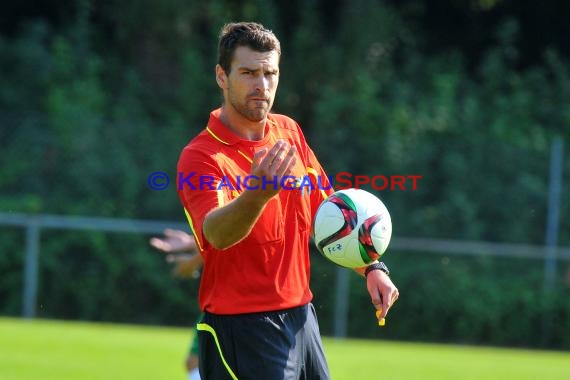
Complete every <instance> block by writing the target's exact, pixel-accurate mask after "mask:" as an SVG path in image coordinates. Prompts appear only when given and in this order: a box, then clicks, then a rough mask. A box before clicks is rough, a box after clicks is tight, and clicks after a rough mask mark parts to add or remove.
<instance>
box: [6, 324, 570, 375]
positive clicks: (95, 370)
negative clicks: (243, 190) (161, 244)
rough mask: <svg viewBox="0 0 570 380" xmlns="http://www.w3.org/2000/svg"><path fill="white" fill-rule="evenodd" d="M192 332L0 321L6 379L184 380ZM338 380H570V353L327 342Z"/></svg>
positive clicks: (132, 327)
mask: <svg viewBox="0 0 570 380" xmlns="http://www.w3.org/2000/svg"><path fill="white" fill-rule="evenodd" d="M191 333H192V331H191V330H190V329H180V328H159V327H135V326H125V325H111V324H92V323H77V322H61V321H45V320H33V321H30V320H22V319H9V318H0V379H2V380H36V379H37V380H40V379H41V380H52V379H53V380H56V379H57V380H109V379H112V380H115V379H116V380H145V379H149V380H150V379H152V380H155V379H156V380H162V379H184V378H185V377H184V370H183V365H182V362H183V359H184V356H185V354H186V351H187V349H188V343H189V338H190V336H191ZM324 344H325V351H326V354H327V357H328V360H329V365H330V367H331V374H332V378H333V379H337V380H343V379H348V380H360V379H363V380H367V379H383V380H386V379H405V380H414V379H421V380H426V379H438V380H440V379H442V380H445V379H478V380H479V379H516V380H525V379H540V380H555V379H568V378H569V377H568V376H570V353H568V352H551V351H531V350H511V349H495V348H476V347H468V346H452V345H433V344H411V343H394V342H385V341H362V340H335V339H325V340H324Z"/></svg>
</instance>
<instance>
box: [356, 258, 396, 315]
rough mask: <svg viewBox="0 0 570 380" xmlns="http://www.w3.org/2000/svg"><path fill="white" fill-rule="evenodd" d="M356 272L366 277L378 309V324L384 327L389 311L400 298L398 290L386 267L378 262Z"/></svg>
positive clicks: (369, 291) (367, 286) (369, 290)
mask: <svg viewBox="0 0 570 380" xmlns="http://www.w3.org/2000/svg"><path fill="white" fill-rule="evenodd" d="M355 271H356V272H357V273H359V274H361V275H362V276H365V277H366V288H367V289H368V294H370V299H371V300H372V305H374V308H375V309H376V317H377V318H378V323H379V324H380V326H383V325H384V323H385V318H386V315H388V311H389V310H390V308H391V307H392V305H393V304H394V302H396V300H397V299H398V297H399V296H400V293H399V292H398V288H396V286H395V285H394V283H393V282H392V279H391V278H390V276H389V272H388V269H387V268H386V266H385V265H380V263H379V262H378V261H375V262H374V263H372V264H370V265H369V266H368V267H362V268H357V269H355Z"/></svg>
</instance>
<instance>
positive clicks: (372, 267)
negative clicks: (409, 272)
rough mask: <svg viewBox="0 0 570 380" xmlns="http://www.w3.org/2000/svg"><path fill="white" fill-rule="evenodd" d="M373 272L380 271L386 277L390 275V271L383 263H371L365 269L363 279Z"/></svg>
mask: <svg viewBox="0 0 570 380" xmlns="http://www.w3.org/2000/svg"><path fill="white" fill-rule="evenodd" d="M373 270H381V271H382V272H384V273H386V274H387V275H388V276H389V275H390V270H389V269H388V267H387V266H386V264H384V263H383V262H381V261H380V262H379V263H373V264H370V265H369V266H367V267H366V270H365V271H364V277H368V273H370V272H372V271H373Z"/></svg>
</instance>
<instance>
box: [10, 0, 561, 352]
mask: <svg viewBox="0 0 570 380" xmlns="http://www.w3.org/2000/svg"><path fill="white" fill-rule="evenodd" d="M569 7H570V6H569V3H568V2H567V1H562V0H558V1H556V0H550V1H542V2H529V1H525V2H519V1H514V0H510V1H509V0H464V1H460V0H441V1H433V2H432V1H426V0H384V1H379V0H350V1H343V0H333V1H331V0H329V1H324V0H306V1H299V0H295V1H287V2H281V1H277V0H267V1H261V0H258V1H256V0H251V1H241V2H239V1H227V0H225V1H224V0H212V1H208V2H203V1H186V0H168V1H166V0H164V1H151V0H144V1H136V2H129V1H112V0H109V1H87V0H83V1H65V2H62V1H40V0H37V1H19V2H9V3H6V4H4V5H3V7H2V12H1V14H0V152H1V153H0V315H3V316H15V317H17V316H23V317H26V318H49V319H65V320H84V321H104V322H120V323H135V324H145V325H166V326H191V325H192V323H193V321H194V319H195V317H196V315H197V313H198V307H197V303H196V295H197V289H198V285H199V284H198V282H196V281H189V280H182V279H178V278H175V277H173V276H172V275H171V269H172V267H171V266H170V265H169V264H168V263H166V262H165V260H164V257H163V255H162V254H160V253H157V252H156V251H154V250H153V249H152V248H151V247H150V246H149V245H148V239H149V238H150V237H151V236H154V235H156V234H159V233H160V232H161V231H162V229H163V228H164V227H166V226H170V227H177V228H183V229H185V230H186V231H188V227H187V225H186V224H185V217H184V213H183V209H182V207H181V205H180V201H179V200H178V197H177V194H176V189H175V185H174V184H173V182H171V185H170V186H169V187H168V188H167V189H165V190H162V191H157V190H153V189H151V188H150V187H149V185H148V183H147V179H148V176H149V175H150V174H151V173H153V172H156V171H161V172H165V173H167V174H168V175H169V176H170V178H171V179H174V178H175V175H176V162H177V160H178V156H179V154H180V151H181V149H182V148H183V147H184V146H185V145H186V143H187V142H188V141H189V140H190V139H191V138H192V137H193V136H194V135H195V134H197V133H198V132H199V131H200V130H201V129H203V128H204V127H205V123H206V122H207V120H208V115H209V112H210V111H211V110H212V109H214V108H216V107H218V106H219V105H220V101H221V97H220V94H219V93H218V89H217V86H216V83H215V80H214V66H215V63H216V48H217V34H218V31H219V29H220V27H221V26H222V25H223V24H224V23H226V22H230V21H244V20H248V21H258V22H261V23H263V24H264V25H265V26H267V27H268V28H270V29H272V30H273V31H274V32H275V33H276V35H277V36H278V38H279V39H280V40H281V44H282V50H283V55H282V61H281V79H280V87H279V90H278V94H277V99H276V103H275V108H274V111H275V112H279V113H284V114H287V115H289V116H291V117H293V118H294V119H296V120H297V121H298V122H299V123H300V124H301V126H302V128H303V129H304V131H305V134H306V137H307V139H308V140H309V143H310V144H311V145H312V147H313V149H314V150H315V152H316V154H317V156H318V157H319V159H320V160H321V162H322V164H323V166H324V167H325V168H326V170H327V172H328V173H329V174H334V173H337V172H340V171H346V172H351V173H355V174H368V175H376V174H382V175H386V176H390V175H421V176H422V178H421V179H420V180H418V182H417V190H415V191H413V190H411V188H409V187H408V189H407V190H395V191H389V190H385V191H380V192H379V191H375V190H374V189H372V188H371V187H370V186H366V185H365V186H363V188H364V189H366V190H369V191H372V192H373V193H375V194H376V195H378V196H379V197H380V198H381V199H382V200H383V201H384V202H385V203H386V205H387V206H388V208H389V210H390V212H391V214H392V220H393V224H394V238H393V242H392V245H391V247H390V248H389V250H388V251H387V253H386V254H385V257H384V259H385V262H386V263H387V264H388V266H389V267H390V268H391V270H392V273H393V275H392V276H393V279H394V282H395V283H396V284H397V285H398V287H399V289H400V294H401V297H400V300H399V301H398V303H397V304H396V305H395V306H394V308H393V309H392V311H391V314H390V316H389V319H388V323H387V327H386V328H384V329H378V327H377V326H376V325H375V321H374V313H373V311H372V309H371V305H370V300H369V298H368V295H367V292H366V291H365V286H364V284H363V283H362V279H361V278H359V277H358V276H356V275H355V274H352V273H350V272H349V271H346V270H339V269H337V268H336V267H335V266H334V265H333V264H331V263H329V262H327V261H325V260H324V259H323V258H321V257H320V256H319V255H318V253H316V251H315V253H314V255H313V277H312V288H313V291H314V293H315V295H316V298H315V304H316V306H317V308H318V313H319V320H320V324H321V330H322V331H321V332H322V333H323V335H327V336H348V337H360V338H369V339H387V340H401V341H429V342H453V343H468V344H481V345H496V346H514V347H537V348H549V349H563V350H570V261H569V260H570V204H569V202H568V200H569V199H570V159H569V157H570V146H569V145H570V144H569V142H570V106H569V105H570V61H569V59H570V56H569V55H570V28H569V27H568V19H569V17H570V8H569ZM312 248H313V247H312Z"/></svg>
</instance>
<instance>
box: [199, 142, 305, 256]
mask: <svg viewBox="0 0 570 380" xmlns="http://www.w3.org/2000/svg"><path fill="white" fill-rule="evenodd" d="M295 153H296V149H295V147H294V146H293V147H292V146H291V145H289V143H287V142H285V141H279V142H277V143H276V144H275V145H274V146H273V147H272V148H271V149H269V151H268V150H267V149H261V150H259V151H258V152H256V153H255V156H254V157H253V163H252V166H251V174H252V177H253V178H259V179H261V178H263V177H264V176H265V177H266V178H274V177H276V178H277V179H278V181H277V183H280V182H281V178H282V177H283V176H286V175H289V174H290V172H291V170H292V168H293V166H294V165H295V161H296V158H295ZM260 183H262V181H261V180H258V181H254V180H251V181H250V182H249V183H248V188H247V189H246V190H245V191H244V192H243V193H241V194H240V195H239V196H238V197H237V198H235V199H234V200H232V201H231V202H230V203H228V204H226V205H224V206H221V207H218V208H216V209H214V210H212V211H210V212H209V213H208V214H207V215H206V217H205V219H204V223H203V226H202V232H203V235H204V238H205V239H206V240H207V241H208V242H209V243H210V244H211V245H212V246H213V247H214V248H216V249H226V248H229V247H231V246H232V245H234V244H236V243H239V242H240V241H241V240H243V239H244V238H245V237H246V236H247V235H249V233H250V232H251V229H252V228H253V226H254V224H255V222H256V221H257V219H258V218H259V216H260V215H261V213H262V212H263V209H264V207H265V205H266V204H267V202H268V201H269V200H270V199H271V198H272V197H274V196H275V195H276V194H277V193H278V192H279V190H280V188H273V187H272V186H271V187H269V186H267V187H265V188H264V187H263V186H260V185H259V184H260Z"/></svg>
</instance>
